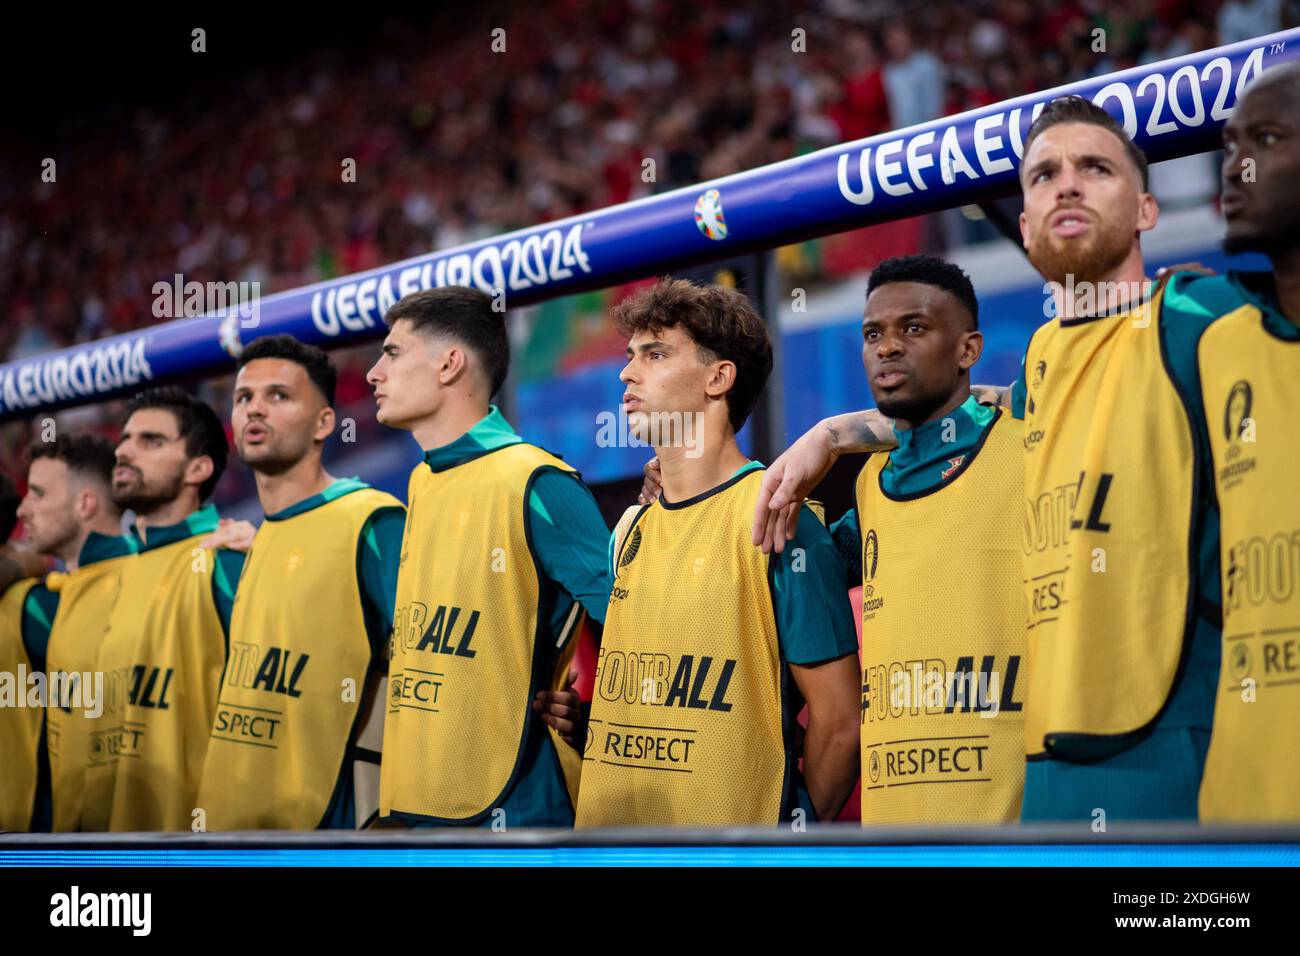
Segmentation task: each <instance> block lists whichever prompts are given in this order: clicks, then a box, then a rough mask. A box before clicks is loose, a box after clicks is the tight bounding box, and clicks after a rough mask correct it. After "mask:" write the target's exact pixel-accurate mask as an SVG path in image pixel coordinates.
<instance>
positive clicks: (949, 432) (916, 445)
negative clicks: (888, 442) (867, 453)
mask: <svg viewBox="0 0 1300 956" xmlns="http://www.w3.org/2000/svg"><path fill="white" fill-rule="evenodd" d="M994 414H995V412H994V410H993V409H992V408H990V407H989V406H988V405H981V404H980V403H979V402H978V401H976V399H975V396H974V395H971V396H970V397H968V398H967V399H966V401H964V402H962V403H961V404H960V405H958V406H957V407H956V408H955V409H953V411H952V414H950V415H945V416H944V417H943V418H939V419H936V420H935V421H932V422H926V423H925V424H924V425H918V426H917V427H916V428H899V427H898V426H897V425H895V426H894V435H895V437H896V438H897V439H898V447H897V448H895V449H894V450H893V451H891V452H890V453H889V459H888V461H887V462H886V464H885V470H884V471H883V472H882V473H881V482H882V484H883V487H884V489H885V491H887V492H888V493H889V494H893V495H903V494H915V493H917V492H919V491H921V490H922V489H926V488H933V487H936V486H938V485H940V484H942V483H943V482H944V481H945V480H947V478H948V477H949V476H951V475H954V474H956V471H955V469H957V468H958V467H960V465H961V463H962V462H964V461H965V460H966V456H967V455H969V454H970V453H971V452H972V451H974V449H975V448H976V447H978V445H979V443H980V438H981V436H982V435H983V433H984V430H985V429H986V428H987V427H988V424H989V422H991V421H992V420H993V416H994Z"/></svg>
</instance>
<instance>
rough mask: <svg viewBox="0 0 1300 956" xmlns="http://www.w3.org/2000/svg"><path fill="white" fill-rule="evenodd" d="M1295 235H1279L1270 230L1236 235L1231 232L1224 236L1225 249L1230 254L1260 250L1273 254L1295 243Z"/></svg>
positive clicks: (1263, 252) (1259, 251)
mask: <svg viewBox="0 0 1300 956" xmlns="http://www.w3.org/2000/svg"><path fill="white" fill-rule="evenodd" d="M1294 242H1295V238H1294V237H1293V236H1286V235H1282V236H1277V235H1272V234H1270V233H1268V232H1263V231H1259V232H1254V233H1251V234H1248V235H1241V236H1234V235H1233V234H1232V233H1231V232H1229V233H1228V234H1227V235H1225V236H1224V237H1223V251H1224V252H1226V253H1227V254H1228V255H1230V256H1235V255H1238V254H1239V253H1242V252H1258V253H1262V254H1263V255H1266V256H1271V255H1272V254H1273V253H1274V252H1276V251H1278V250H1280V249H1285V248H1286V247H1287V246H1288V245H1290V244H1294Z"/></svg>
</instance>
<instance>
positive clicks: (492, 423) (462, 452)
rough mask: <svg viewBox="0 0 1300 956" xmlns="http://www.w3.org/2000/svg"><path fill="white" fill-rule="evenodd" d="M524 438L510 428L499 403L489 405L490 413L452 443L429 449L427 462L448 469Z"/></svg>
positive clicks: (425, 459)
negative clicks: (498, 405)
mask: <svg viewBox="0 0 1300 956" xmlns="http://www.w3.org/2000/svg"><path fill="white" fill-rule="evenodd" d="M521 441H523V439H522V438H520V437H519V433H518V432H516V431H515V430H514V429H513V428H511V427H510V423H509V422H508V421H506V419H505V416H504V415H502V414H501V410H500V409H498V408H497V407H496V406H495V405H489V406H488V413H487V414H486V415H484V416H483V417H482V418H481V419H479V420H478V421H477V422H475V423H474V426H473V427H472V428H470V430H469V431H467V432H466V433H465V434H463V435H461V436H460V437H459V438H457V439H456V440H455V441H454V442H451V443H450V444H446V445H440V446H439V447H437V448H430V449H429V450H428V451H426V452H425V453H424V463H425V464H426V465H428V466H429V468H430V470H432V471H446V470H447V469H448V468H455V467H456V466H457V465H463V464H465V462H467V461H473V460H474V459H475V458H481V457H482V456H484V455H486V454H487V453H488V452H492V451H496V450H497V449H498V448H504V447H506V446H507V445H517V444H519V442H521Z"/></svg>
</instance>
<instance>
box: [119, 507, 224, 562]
mask: <svg viewBox="0 0 1300 956" xmlns="http://www.w3.org/2000/svg"><path fill="white" fill-rule="evenodd" d="M219 522H220V519H219V518H218V517H217V506H216V505H212V504H208V505H204V506H203V507H202V508H200V509H199V510H198V511H193V512H191V513H190V514H188V515H186V516H185V517H184V518H182V519H181V520H180V521H178V522H176V523H175V524H160V525H156V526H154V527H151V528H149V529H148V530H147V531H146V532H145V534H146V536H147V537H148V541H145V538H143V537H141V536H140V529H139V528H138V527H132V528H131V536H132V538H134V540H135V542H136V545H137V546H138V548H139V550H140V551H142V552H144V551H153V550H154V549H155V548H161V547H163V546H164V545H168V544H175V543H176V542H177V541H184V540H185V539H186V538H192V537H194V535H196V534H211V533H212V532H213V531H216V530H217V525H218V523H219Z"/></svg>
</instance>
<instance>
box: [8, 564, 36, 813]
mask: <svg viewBox="0 0 1300 956" xmlns="http://www.w3.org/2000/svg"><path fill="white" fill-rule="evenodd" d="M38 583H40V582H39V581H38V580H37V579H36V578H27V579H25V580H22V581H17V582H15V583H14V584H12V585H10V586H9V589H8V590H7V591H5V593H4V595H3V596H0V675H3V676H0V680H4V681H5V682H6V683H7V684H8V688H7V690H6V689H5V688H0V830H13V831H17V832H20V833H25V832H26V831H27V828H28V827H30V826H31V825H32V809H33V806H34V804H35V801H36V774H37V748H38V747H39V746H40V740H41V720H42V718H43V717H44V715H45V710H44V708H43V707H41V706H40V705H39V704H37V706H34V707H33V706H30V705H31V704H32V703H35V702H34V701H29V700H28V699H27V688H28V684H27V681H26V680H22V681H20V680H19V679H18V678H19V674H20V673H21V674H23V675H29V674H31V673H32V662H31V660H30V659H28V657H27V649H26V648H24V647H23V604H24V603H25V602H26V601H27V594H28V592H30V591H31V589H32V588H34V587H35V586H36V585H37V584H38ZM20 668H21V670H20ZM20 697H21V699H20ZM5 698H10V699H5Z"/></svg>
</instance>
